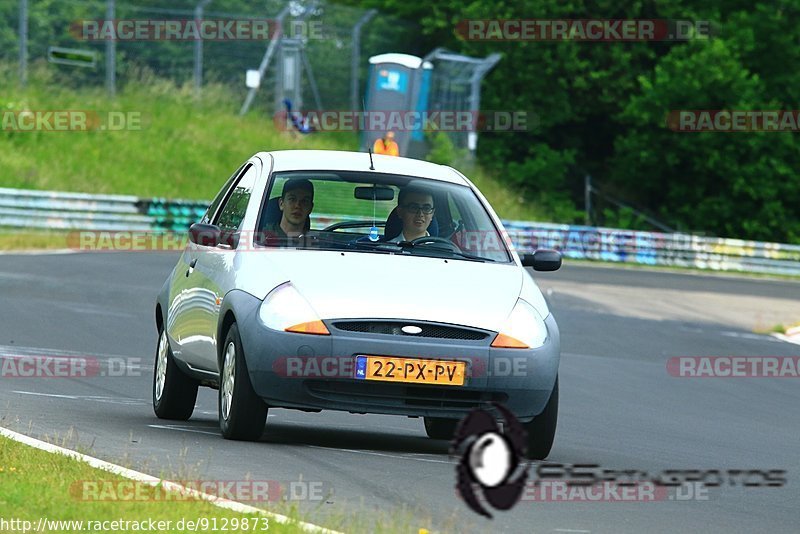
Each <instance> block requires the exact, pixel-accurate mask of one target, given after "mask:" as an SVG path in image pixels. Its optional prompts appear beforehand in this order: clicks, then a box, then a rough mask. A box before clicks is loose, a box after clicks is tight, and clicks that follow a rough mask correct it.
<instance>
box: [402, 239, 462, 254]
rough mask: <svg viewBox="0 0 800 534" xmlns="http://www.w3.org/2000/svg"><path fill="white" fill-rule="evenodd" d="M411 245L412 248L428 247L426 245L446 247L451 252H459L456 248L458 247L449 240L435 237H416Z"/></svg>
mask: <svg viewBox="0 0 800 534" xmlns="http://www.w3.org/2000/svg"><path fill="white" fill-rule="evenodd" d="M411 244H412V245H413V246H417V245H428V244H431V245H447V246H448V247H449V248H450V249H451V250H453V251H455V252H461V249H460V248H459V247H458V245H456V244H455V243H453V242H452V241H450V240H449V239H445V238H444V237H435V236H432V235H424V236H422V237H418V238H416V239H413V240H411Z"/></svg>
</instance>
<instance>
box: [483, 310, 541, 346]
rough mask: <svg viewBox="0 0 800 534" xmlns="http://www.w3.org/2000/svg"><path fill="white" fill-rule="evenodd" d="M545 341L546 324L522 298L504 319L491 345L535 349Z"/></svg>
mask: <svg viewBox="0 0 800 534" xmlns="http://www.w3.org/2000/svg"><path fill="white" fill-rule="evenodd" d="M545 341H547V326H545V324H544V320H543V319H542V317H541V316H540V315H539V313H538V312H537V311H536V309H535V308H534V307H533V306H531V305H530V304H528V303H527V302H525V301H524V300H522V299H518V300H517V305H516V306H514V309H513V310H512V311H511V315H509V316H508V319H506V323H505V325H504V326H503V328H501V329H500V333H499V334H497V336H496V337H495V338H494V341H492V347H499V348H505V349H535V348H537V347H541V346H542V345H544V342H545Z"/></svg>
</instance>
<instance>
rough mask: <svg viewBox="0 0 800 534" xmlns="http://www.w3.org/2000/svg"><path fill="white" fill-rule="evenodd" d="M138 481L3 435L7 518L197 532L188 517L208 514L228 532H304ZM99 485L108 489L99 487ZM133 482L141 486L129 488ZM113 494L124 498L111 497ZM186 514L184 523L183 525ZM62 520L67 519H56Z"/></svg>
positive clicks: (0, 505) (0, 487) (0, 464)
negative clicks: (157, 525)
mask: <svg viewBox="0 0 800 534" xmlns="http://www.w3.org/2000/svg"><path fill="white" fill-rule="evenodd" d="M87 484H88V485H87ZM92 484H94V485H92ZM134 484H137V483H135V482H133V481H130V480H128V479H126V478H123V477H120V476H117V475H113V474H111V473H108V472H106V471H102V470H99V469H95V468H92V467H90V466H89V465H87V464H85V463H83V462H80V461H77V460H74V459H72V458H68V457H67V456H64V455H61V454H53V453H49V452H46V451H42V450H39V449H35V448H32V447H29V446H27V445H24V444H21V443H18V442H16V441H13V440H10V439H8V438H5V437H0V510H2V514H0V517H2V518H3V519H4V520H6V521H9V520H12V519H15V520H20V521H29V522H31V524H32V525H37V524H38V522H39V520H40V518H46V519H47V520H49V521H51V523H50V524H49V525H48V527H47V529H46V530H45V531H49V532H87V531H102V530H106V531H109V532H111V531H121V532H128V531H132V530H140V529H135V528H134V527H133V525H131V524H127V525H125V524H122V523H119V524H117V528H116V529H113V530H112V528H86V527H87V526H90V525H89V524H88V523H87V522H90V521H91V522H94V521H128V522H132V521H136V522H140V521H149V520H154V521H156V522H158V521H164V522H169V523H168V524H169V525H170V527H169V528H164V529H159V530H160V531H161V532H191V531H192V529H191V528H188V527H187V526H186V523H187V522H188V521H197V520H199V519H201V518H207V520H209V521H213V520H216V521H217V525H222V524H223V523H224V524H226V525H227V526H228V532H262V531H264V530H266V529H265V528H263V527H265V526H267V525H268V529H269V532H303V530H301V528H300V527H299V526H298V525H296V524H291V523H289V524H280V523H278V522H277V521H275V520H274V519H271V518H267V517H266V516H263V515H260V514H240V513H235V512H231V511H228V510H223V509H221V508H219V507H216V506H214V505H212V504H211V503H209V502H206V501H203V500H198V499H195V498H191V497H190V496H188V495H180V494H175V493H168V492H163V491H162V492H159V491H156V490H152V489H149V488H150V487H149V486H146V485H144V484H139V485H138V486H135V485H134ZM97 487H100V488H105V490H96V489H95V488H97ZM87 488H88V489H87ZM131 488H135V490H131V491H129V489H131ZM106 490H107V491H106ZM133 491H138V492H139V494H138V495H139V497H136V498H133V499H131V500H125V499H124V498H122V497H125V496H129V497H130V496H133V495H136V494H135V493H133ZM148 491H150V493H148ZM111 495H114V496H116V497H120V498H111ZM148 497H150V498H149V499H148ZM181 520H183V521H184V525H183V526H184V528H180V526H181V525H180V521H181ZM245 520H247V521H245ZM56 521H61V522H62V523H61V524H56V523H55V522H56ZM69 521H83V522H84V525H83V527H79V526H78V525H77V524H75V523H73V524H71V525H69V524H66V523H63V522H69ZM254 522H256V523H257V524H256V528H254ZM166 524H167V523H164V524H163V525H166ZM163 525H162V526H163ZM18 526H20V527H21V524H20V523H18ZM234 526H236V528H233V527H234ZM109 527H110V525H109ZM9 528H10V529H11V530H16V531H19V530H21V528H14V527H13V526H9V525H5V526H3V525H2V524H0V529H2V530H4V531H6V530H7V529H9ZM31 528H35V527H31ZM198 530H199V531H202V530H204V529H198ZM29 531H30V530H29Z"/></svg>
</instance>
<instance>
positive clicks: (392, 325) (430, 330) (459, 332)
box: [333, 321, 489, 341]
mask: <svg viewBox="0 0 800 534" xmlns="http://www.w3.org/2000/svg"><path fill="white" fill-rule="evenodd" d="M333 326H334V327H336V328H338V329H339V330H344V331H346V332H362V333H366V334H386V335H390V336H409V337H433V338H439V339H461V340H467V341H480V340H482V339H486V338H487V337H489V334H488V333H486V332H482V331H480V330H474V329H471V328H463V327H458V326H446V325H439V324H431V323H412V322H406V321H337V322H335V323H333ZM404 326H417V327H419V328H421V329H422V332H420V333H419V334H406V333H404V332H403V331H402V330H401V328H403V327H404Z"/></svg>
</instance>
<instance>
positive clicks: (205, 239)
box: [189, 223, 222, 247]
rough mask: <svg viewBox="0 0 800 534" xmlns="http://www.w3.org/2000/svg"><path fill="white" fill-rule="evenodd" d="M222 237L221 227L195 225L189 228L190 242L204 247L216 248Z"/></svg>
mask: <svg viewBox="0 0 800 534" xmlns="http://www.w3.org/2000/svg"><path fill="white" fill-rule="evenodd" d="M221 237H222V231H221V230H220V229H219V226H216V225H213V224H202V223H194V224H193V225H192V226H190V227H189V240H190V241H191V242H192V243H196V244H198V245H200V246H203V247H216V246H217V245H219V243H220V239H221Z"/></svg>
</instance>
